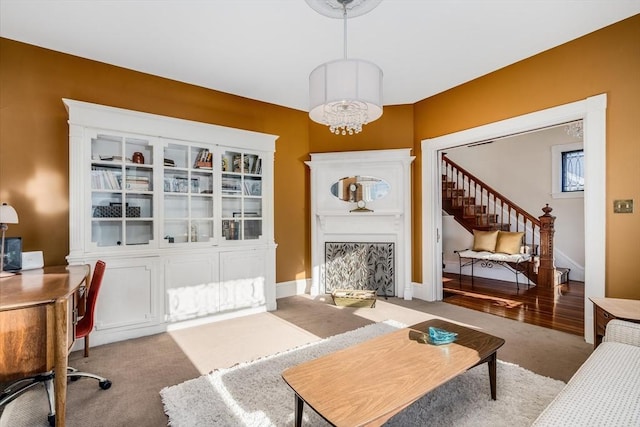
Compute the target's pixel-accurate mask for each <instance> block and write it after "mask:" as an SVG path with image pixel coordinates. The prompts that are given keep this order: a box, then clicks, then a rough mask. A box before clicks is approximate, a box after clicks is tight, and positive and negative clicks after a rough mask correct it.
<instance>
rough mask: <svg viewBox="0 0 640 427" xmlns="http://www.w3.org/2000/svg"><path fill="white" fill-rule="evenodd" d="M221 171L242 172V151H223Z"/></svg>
mask: <svg viewBox="0 0 640 427" xmlns="http://www.w3.org/2000/svg"><path fill="white" fill-rule="evenodd" d="M221 167H222V172H237V173H240V172H242V153H239V152H236V151H225V152H224V153H223V154H222V165H221Z"/></svg>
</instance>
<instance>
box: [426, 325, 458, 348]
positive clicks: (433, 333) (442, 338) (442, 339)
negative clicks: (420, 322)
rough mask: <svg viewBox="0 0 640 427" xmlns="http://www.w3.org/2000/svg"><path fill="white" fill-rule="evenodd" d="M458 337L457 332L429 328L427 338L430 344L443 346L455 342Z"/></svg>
mask: <svg viewBox="0 0 640 427" xmlns="http://www.w3.org/2000/svg"><path fill="white" fill-rule="evenodd" d="M457 337H458V334H457V333H455V332H449V331H445V330H444V329H440V328H434V327H433V326H429V335H428V337H427V341H428V342H429V343H430V344H434V345H442V344H449V343H452V342H454V341H455V340H456V338H457Z"/></svg>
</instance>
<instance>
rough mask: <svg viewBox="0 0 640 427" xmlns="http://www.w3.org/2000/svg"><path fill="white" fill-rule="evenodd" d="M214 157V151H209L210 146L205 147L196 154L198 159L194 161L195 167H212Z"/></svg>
mask: <svg viewBox="0 0 640 427" xmlns="http://www.w3.org/2000/svg"><path fill="white" fill-rule="evenodd" d="M212 158H213V153H212V152H211V151H209V149H208V148H203V149H202V150H200V152H199V153H198V155H197V156H196V161H195V162H194V164H193V167H194V168H196V169H212V167H211V166H212V165H211V161H212Z"/></svg>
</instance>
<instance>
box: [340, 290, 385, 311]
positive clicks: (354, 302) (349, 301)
mask: <svg viewBox="0 0 640 427" xmlns="http://www.w3.org/2000/svg"><path fill="white" fill-rule="evenodd" d="M331 298H332V299H333V303H334V304H335V305H339V306H342V307H371V308H373V307H375V306H376V291H375V290H370V289H334V290H333V292H331Z"/></svg>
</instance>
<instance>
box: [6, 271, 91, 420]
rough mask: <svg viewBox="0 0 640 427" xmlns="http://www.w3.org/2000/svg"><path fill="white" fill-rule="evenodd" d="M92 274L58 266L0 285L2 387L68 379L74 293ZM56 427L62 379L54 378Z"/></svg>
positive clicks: (60, 412)
mask: <svg viewBox="0 0 640 427" xmlns="http://www.w3.org/2000/svg"><path fill="white" fill-rule="evenodd" d="M89 273H90V268H89V266H88V265H82V266H56V267H46V268H44V269H40V270H32V271H25V272H23V273H21V274H17V275H15V276H11V277H7V278H3V279H0V346H1V347H2V353H1V354H0V382H4V381H11V380H14V379H18V378H21V377H25V376H29V375H32V374H35V373H39V372H47V371H50V370H52V369H54V370H55V372H60V373H66V372H67V364H68V355H69V350H70V349H71V346H72V345H73V343H74V340H75V323H76V320H77V310H76V307H77V305H78V298H77V293H78V290H79V289H80V288H81V287H82V286H88V284H89V280H88V279H89ZM54 385H55V398H56V426H57V427H64V425H65V406H66V400H67V378H66V375H56V377H55V380H54Z"/></svg>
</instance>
